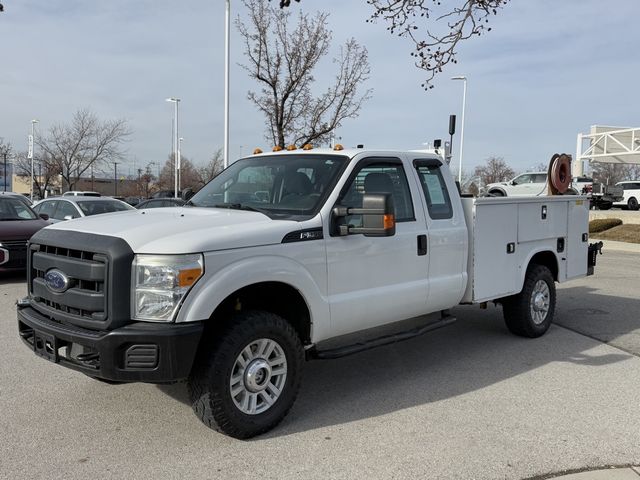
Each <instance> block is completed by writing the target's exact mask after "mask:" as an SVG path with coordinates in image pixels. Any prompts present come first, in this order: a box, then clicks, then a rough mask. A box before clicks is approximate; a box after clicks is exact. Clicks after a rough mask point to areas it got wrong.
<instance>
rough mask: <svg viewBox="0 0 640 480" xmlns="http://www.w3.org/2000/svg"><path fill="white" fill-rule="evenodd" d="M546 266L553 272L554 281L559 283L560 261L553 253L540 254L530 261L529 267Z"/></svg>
mask: <svg viewBox="0 0 640 480" xmlns="http://www.w3.org/2000/svg"><path fill="white" fill-rule="evenodd" d="M533 264H536V265H544V266H545V267H547V268H548V269H549V270H550V271H551V275H552V276H553V279H554V280H555V281H556V282H557V281H558V260H557V259H556V256H555V254H554V253H553V252H550V251H548V250H547V251H546V252H538V253H536V254H535V255H534V256H533V257H531V260H530V261H529V265H533Z"/></svg>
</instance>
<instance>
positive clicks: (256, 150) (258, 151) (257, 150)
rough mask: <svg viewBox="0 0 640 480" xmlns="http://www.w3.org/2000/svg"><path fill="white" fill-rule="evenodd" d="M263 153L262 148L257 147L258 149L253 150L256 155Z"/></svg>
mask: <svg viewBox="0 0 640 480" xmlns="http://www.w3.org/2000/svg"><path fill="white" fill-rule="evenodd" d="M261 153H262V150H261V149H259V148H256V149H255V150H254V151H253V154H254V155H260V154H261Z"/></svg>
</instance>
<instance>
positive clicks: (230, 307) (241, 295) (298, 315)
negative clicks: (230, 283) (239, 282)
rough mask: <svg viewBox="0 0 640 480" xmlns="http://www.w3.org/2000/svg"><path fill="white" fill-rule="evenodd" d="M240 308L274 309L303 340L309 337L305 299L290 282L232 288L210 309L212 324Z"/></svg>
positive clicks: (309, 320)
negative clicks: (227, 294)
mask: <svg viewBox="0 0 640 480" xmlns="http://www.w3.org/2000/svg"><path fill="white" fill-rule="evenodd" d="M241 310H263V311H266V312H271V313H275V314H276V315H279V316H281V317H282V318H284V319H285V320H286V321H287V322H289V323H290V324H291V325H292V326H293V328H294V329H295V330H296V332H297V333H298V336H299V337H300V340H301V341H302V343H303V344H307V343H309V342H310V341H311V315H310V313H309V308H308V307H307V302H306V301H305V299H304V298H303V297H302V295H301V294H300V292H299V291H298V290H296V289H295V288H293V287H292V286H291V285H288V284H286V283H281V282H262V283H256V284H253V285H249V286H247V287H244V288H241V289H240V290H237V291H235V292H233V293H232V294H231V295H229V296H228V297H227V298H226V299H225V300H224V301H223V302H222V303H221V304H220V305H218V308H216V310H215V311H214V312H213V315H212V316H211V319H212V320H214V321H213V325H218V324H220V322H225V321H227V320H228V319H229V318H231V317H232V316H233V314H234V313H235V312H237V311H241Z"/></svg>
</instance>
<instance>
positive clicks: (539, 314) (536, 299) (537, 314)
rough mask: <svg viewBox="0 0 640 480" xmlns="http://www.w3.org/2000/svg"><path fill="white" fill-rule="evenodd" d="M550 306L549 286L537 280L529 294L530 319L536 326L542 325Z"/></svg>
mask: <svg viewBox="0 0 640 480" xmlns="http://www.w3.org/2000/svg"><path fill="white" fill-rule="evenodd" d="M550 305H551V293H550V291H549V285H547V282H545V281H544V280H538V281H537V282H536V284H535V285H534V287H533V292H532V293H531V305H530V310H531V319H532V320H533V323H535V324H536V325H540V324H541V323H543V322H544V321H545V320H546V318H547V315H548V314H549V306H550Z"/></svg>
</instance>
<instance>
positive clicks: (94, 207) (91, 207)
mask: <svg viewBox="0 0 640 480" xmlns="http://www.w3.org/2000/svg"><path fill="white" fill-rule="evenodd" d="M77 203H78V207H80V210H82V213H84V214H85V215H100V214H101V213H111V212H122V211H124V210H134V208H133V207H132V206H131V205H127V204H126V203H124V202H120V201H118V200H104V201H97V200H82V201H78V202H77Z"/></svg>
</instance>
